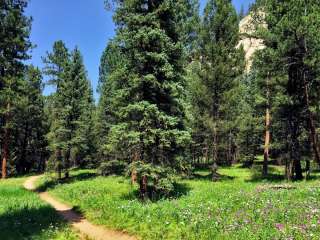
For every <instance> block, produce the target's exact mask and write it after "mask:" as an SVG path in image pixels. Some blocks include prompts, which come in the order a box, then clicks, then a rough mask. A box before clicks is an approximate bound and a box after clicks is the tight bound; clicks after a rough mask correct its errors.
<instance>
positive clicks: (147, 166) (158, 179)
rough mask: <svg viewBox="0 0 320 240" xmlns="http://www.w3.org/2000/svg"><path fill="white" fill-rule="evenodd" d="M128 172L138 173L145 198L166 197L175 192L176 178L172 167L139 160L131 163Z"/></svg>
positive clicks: (141, 193)
mask: <svg viewBox="0 0 320 240" xmlns="http://www.w3.org/2000/svg"><path fill="white" fill-rule="evenodd" d="M127 173H128V175H132V173H134V174H135V175H136V180H137V183H138V184H139V186H140V197H141V199H143V200H145V199H151V200H155V199H159V198H166V197H169V196H171V195H172V194H173V193H174V190H175V185H176V178H175V176H174V170H173V169H171V168H166V167H162V166H159V165H158V166H155V165H153V164H151V163H144V162H141V161H137V162H133V163H132V164H130V165H129V167H128V171H127Z"/></svg>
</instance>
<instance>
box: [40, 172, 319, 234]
mask: <svg viewBox="0 0 320 240" xmlns="http://www.w3.org/2000/svg"><path fill="white" fill-rule="evenodd" d="M257 171H258V170H257V169H255V170H249V169H244V168H240V167H239V166H237V167H232V168H223V169H220V170H219V173H220V174H222V175H223V178H222V179H223V180H222V181H220V182H215V183H213V182H211V181H210V180H209V177H208V176H207V174H208V172H207V171H197V178H195V179H192V180H181V182H180V183H181V184H182V185H181V186H184V187H183V188H181V194H180V195H181V196H180V197H179V198H177V199H167V200H160V201H157V202H148V203H141V202H140V201H139V200H137V199H136V196H135V193H136V190H137V186H133V187H132V186H131V185H130V183H129V180H128V179H126V178H123V177H99V176H95V175H94V173H93V172H92V171H91V172H87V171H85V170H80V171H74V172H72V176H73V178H72V179H71V180H70V181H69V182H67V183H64V184H59V185H55V184H54V183H53V182H52V181H51V180H50V178H49V177H47V178H45V179H42V181H41V183H40V185H41V187H42V188H43V189H46V188H48V190H49V192H50V193H51V194H52V195H54V196H56V197H58V198H59V199H62V200H63V201H65V202H68V203H71V204H73V205H74V206H76V207H77V209H79V211H81V212H82V213H84V214H85V215H86V217H87V218H89V219H90V220H91V221H93V222H95V223H97V224H102V225H105V226H108V227H111V228H114V229H119V230H125V231H127V232H129V233H131V234H135V235H137V236H139V237H141V239H155V240H156V239H157V240H158V239H172V240H179V239H187V240H193V239H197V240H202V239H208V240H209V239H239V240H240V239H244V240H248V239H250V240H254V239H295V240H296V239H301V240H302V239H303V240H304V239H320V182H319V181H318V180H313V181H310V182H296V183H290V186H292V188H291V189H277V188H276V186H277V185H279V184H286V185H288V183H285V182H283V181H282V180H281V178H280V177H279V176H278V174H280V173H281V172H283V169H282V168H280V167H275V166H274V167H272V168H271V177H270V178H269V179H266V180H262V179H261V178H259V175H258V174H257ZM277 176H278V177H277ZM272 186H273V187H272Z"/></svg>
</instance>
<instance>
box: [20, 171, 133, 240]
mask: <svg viewBox="0 0 320 240" xmlns="http://www.w3.org/2000/svg"><path fill="white" fill-rule="evenodd" d="M40 177H41V176H34V177H30V178H29V179H28V180H27V181H25V183H24V184H23V186H24V187H25V188H26V189H27V190H30V191H35V190H36V187H35V184H34V183H35V182H36V181H37V180H38V179H39V178H40ZM39 196H40V198H41V199H42V200H43V201H45V202H47V203H49V204H50V205H51V206H52V207H54V208H55V209H56V211H57V212H58V213H59V214H60V215H61V216H62V217H63V218H64V219H65V220H67V221H68V222H69V223H70V224H71V225H72V226H73V227H74V228H75V229H77V230H78V231H80V233H81V234H82V235H85V236H86V237H89V238H90V239H92V240H137V239H136V238H135V237H132V236H129V235H127V234H125V233H122V232H117V231H113V230H109V229H106V228H104V227H101V226H97V225H94V224H92V223H90V222H89V221H88V220H86V219H85V218H84V217H83V216H81V215H80V214H78V213H76V212H75V211H73V210H72V207H71V206H68V205H66V204H63V203H61V202H59V201H58V200H56V199H54V198H53V197H51V196H50V195H49V194H48V193H47V192H41V193H39Z"/></svg>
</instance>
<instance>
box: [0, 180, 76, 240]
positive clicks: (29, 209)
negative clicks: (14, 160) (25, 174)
mask: <svg viewBox="0 0 320 240" xmlns="http://www.w3.org/2000/svg"><path fill="white" fill-rule="evenodd" d="M25 180H26V178H13V179H10V180H0V239H1V240H49V239H50V240H77V239H79V238H78V237H77V236H76V234H75V233H73V232H72V230H71V229H70V227H68V226H67V224H66V223H65V222H64V221H63V220H62V219H61V218H60V217H59V216H58V215H57V214H56V213H55V211H54V210H53V209H52V208H51V207H50V206H49V205H47V204H45V203H43V202H42V201H41V200H40V199H39V197H38V196H37V195H36V193H32V192H29V191H27V190H25V189H23V187H22V184H23V182H24V181H25Z"/></svg>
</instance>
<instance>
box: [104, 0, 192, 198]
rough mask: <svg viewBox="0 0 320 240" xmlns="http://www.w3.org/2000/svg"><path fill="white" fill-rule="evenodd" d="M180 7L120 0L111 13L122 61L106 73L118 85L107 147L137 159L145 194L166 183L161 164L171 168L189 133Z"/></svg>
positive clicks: (172, 3) (167, 1)
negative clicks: (114, 116) (122, 56)
mask: <svg viewBox="0 0 320 240" xmlns="http://www.w3.org/2000/svg"><path fill="white" fill-rule="evenodd" d="M180 7H181V6H180V3H179V2H176V1H170V0H162V1H153V0H151V1H148V2H145V1H132V0H125V1H119V3H118V8H117V11H116V14H115V17H114V19H115V22H116V24H117V26H118V29H117V38H118V39H119V42H121V49H122V51H123V52H124V53H125V62H126V64H125V65H123V66H121V67H119V68H117V70H116V71H114V72H113V73H112V75H111V76H110V79H111V80H110V81H115V84H116V86H117V87H116V92H114V98H113V99H112V102H113V103H114V104H115V105H117V107H118V108H117V113H116V120H117V121H116V124H113V125H112V127H111V129H110V134H109V136H108V146H107V149H109V150H110V151H116V152H117V153H121V150H124V149H125V150H126V151H122V152H128V153H129V154H128V155H127V156H122V157H125V158H126V159H128V160H129V162H133V161H134V162H135V163H136V164H133V166H134V167H133V169H135V170H136V171H137V172H138V178H139V179H138V180H139V184H140V192H141V196H142V197H143V198H144V197H146V196H147V192H148V191H149V190H150V189H149V190H148V189H147V188H148V187H147V186H150V184H152V183H155V184H156V185H157V186H159V187H160V185H161V184H164V185H167V184H169V185H170V182H168V178H167V177H166V176H167V174H165V173H164V172H163V171H162V170H159V167H161V166H162V167H170V168H175V167H176V166H177V165H178V159H177V156H178V155H179V154H181V152H182V150H183V149H184V146H186V144H187V143H188V141H189V138H190V137H189V133H188V132H187V131H186V130H185V128H184V124H183V119H184V110H183V108H182V104H181V99H182V94H183V90H184V82H183V48H182V44H181V36H180V35H179V33H178V31H177V26H178V24H177V23H178V22H179V16H178V15H179V14H178V9H180ZM121 155H123V154H121ZM157 169H158V170H157ZM139 171H140V172H139ZM150 171H151V172H153V173H154V174H155V173H156V172H158V177H159V179H152V176H154V174H152V173H151V172H150ZM159 171H160V172H161V174H160V173H159ZM162 173H163V174H162ZM169 185H167V186H169ZM155 187H156V186H155ZM169 188H170V187H169Z"/></svg>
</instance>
